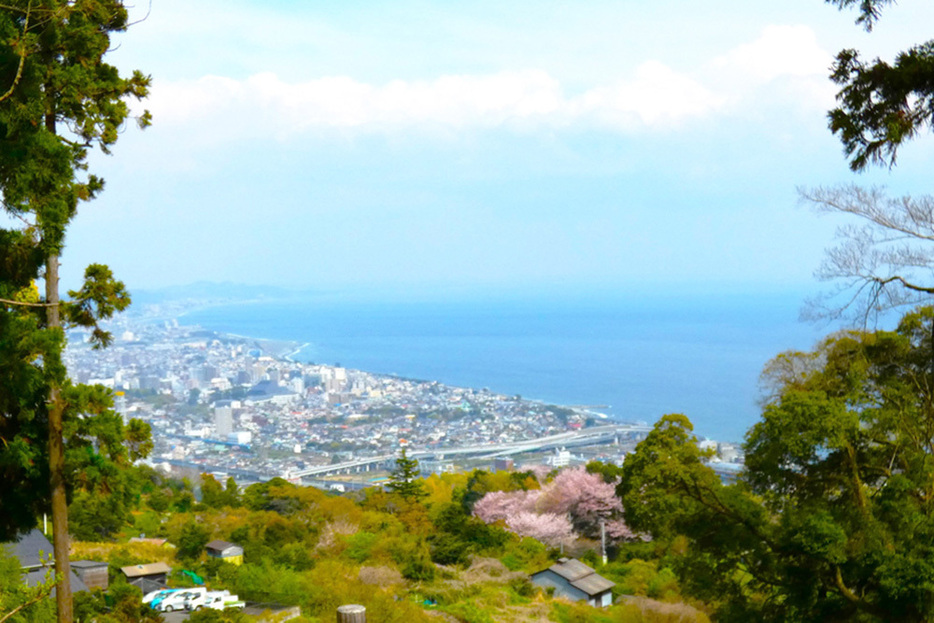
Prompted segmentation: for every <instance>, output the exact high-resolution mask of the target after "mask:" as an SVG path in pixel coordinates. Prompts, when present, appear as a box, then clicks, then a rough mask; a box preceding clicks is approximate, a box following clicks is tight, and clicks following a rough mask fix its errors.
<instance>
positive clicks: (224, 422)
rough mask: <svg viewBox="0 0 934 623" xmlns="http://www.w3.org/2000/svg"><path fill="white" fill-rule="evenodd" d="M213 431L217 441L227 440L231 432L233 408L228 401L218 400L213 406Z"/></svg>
mask: <svg viewBox="0 0 934 623" xmlns="http://www.w3.org/2000/svg"><path fill="white" fill-rule="evenodd" d="M214 429H215V431H216V432H217V439H227V435H229V434H230V433H232V432H233V407H231V406H230V401H229V400H219V401H218V402H217V403H216V404H215V405H214Z"/></svg>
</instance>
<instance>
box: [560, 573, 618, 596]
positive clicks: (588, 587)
mask: <svg viewBox="0 0 934 623" xmlns="http://www.w3.org/2000/svg"><path fill="white" fill-rule="evenodd" d="M571 586H573V587H574V588H577V589H580V590H582V591H584V592H585V593H587V594H588V595H591V596H593V595H599V594H600V593H605V592H606V591H608V590H610V589H611V588H613V587H614V586H616V582H613V581H612V580H608V579H606V578H605V577H603V576H602V575H600V574H598V573H591V574H590V575H585V576H584V577H582V578H581V579H579V580H574V581H573V582H571Z"/></svg>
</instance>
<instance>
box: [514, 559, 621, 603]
mask: <svg viewBox="0 0 934 623" xmlns="http://www.w3.org/2000/svg"><path fill="white" fill-rule="evenodd" d="M531 580H532V583H533V584H536V585H537V586H541V587H544V588H553V589H554V591H555V595H556V596H558V597H564V598H566V599H570V600H571V601H586V602H587V603H588V604H590V605H591V606H597V607H605V606H610V605H612V604H613V592H612V589H613V587H614V586H616V583H615V582H612V581H611V580H608V579H606V578H605V577H603V576H602V575H599V574H598V573H597V572H596V571H594V570H593V569H591V568H590V567H588V566H587V565H585V564H584V563H582V562H581V561H579V560H574V559H568V558H561V559H559V560H558V562H556V563H555V564H553V565H551V566H550V567H548V568H547V569H543V570H542V571H539V572H537V573H533V574H532V578H531Z"/></svg>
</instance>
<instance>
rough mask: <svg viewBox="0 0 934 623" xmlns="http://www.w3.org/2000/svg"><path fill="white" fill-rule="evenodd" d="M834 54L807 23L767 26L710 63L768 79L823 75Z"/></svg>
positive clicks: (730, 70) (755, 78)
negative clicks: (753, 39) (823, 46)
mask: <svg viewBox="0 0 934 623" xmlns="http://www.w3.org/2000/svg"><path fill="white" fill-rule="evenodd" d="M832 60H833V57H832V56H831V55H830V54H829V53H828V52H827V51H826V50H824V49H823V48H821V47H820V45H819V44H818V42H817V35H816V34H815V33H814V31H813V30H811V29H810V28H808V27H807V26H775V25H773V26H767V27H766V28H765V29H764V30H763V31H762V34H761V35H760V36H759V38H758V39H756V40H755V41H753V42H752V43H746V44H743V45H740V46H738V47H737V48H735V49H733V50H731V51H730V52H728V53H727V54H725V55H723V56H721V57H719V58H716V59H714V61H713V63H712V64H713V66H714V67H715V68H717V69H721V70H724V71H727V72H728V73H730V74H745V75H746V76H748V77H750V78H752V79H754V80H756V81H759V82H767V81H769V80H774V79H775V78H778V77H782V76H821V77H826V75H827V68H828V67H830V64H831V62H832Z"/></svg>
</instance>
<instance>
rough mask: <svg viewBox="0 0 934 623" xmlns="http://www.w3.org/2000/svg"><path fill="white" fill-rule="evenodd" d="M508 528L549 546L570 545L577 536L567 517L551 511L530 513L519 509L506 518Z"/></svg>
mask: <svg viewBox="0 0 934 623" xmlns="http://www.w3.org/2000/svg"><path fill="white" fill-rule="evenodd" d="M506 525H507V526H508V527H509V530H510V531H512V532H515V533H516V534H518V535H519V536H529V537H532V538H533V539H538V540H539V541H541V542H542V543H544V544H545V545H548V546H550V547H559V546H561V545H570V544H571V543H573V542H574V540H575V539H576V538H577V535H575V534H574V528H573V527H572V526H571V522H570V520H569V519H568V518H567V517H564V516H560V515H554V514H552V513H544V514H538V513H530V512H527V511H521V512H518V513H516V514H515V515H511V516H510V517H508V518H507V519H506Z"/></svg>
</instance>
